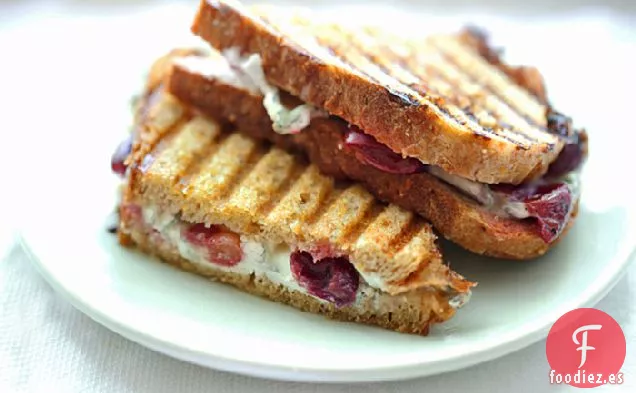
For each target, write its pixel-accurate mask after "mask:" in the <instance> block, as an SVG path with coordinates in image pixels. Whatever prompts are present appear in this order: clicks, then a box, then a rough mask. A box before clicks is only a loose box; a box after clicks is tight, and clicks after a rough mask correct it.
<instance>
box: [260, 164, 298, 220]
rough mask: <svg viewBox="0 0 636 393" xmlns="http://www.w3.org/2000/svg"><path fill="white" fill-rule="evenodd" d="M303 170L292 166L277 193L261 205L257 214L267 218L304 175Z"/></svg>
mask: <svg viewBox="0 0 636 393" xmlns="http://www.w3.org/2000/svg"><path fill="white" fill-rule="evenodd" d="M304 170H305V168H304V167H303V166H302V165H294V166H293V168H292V170H291V171H290V173H289V176H288V177H287V178H286V179H285V180H284V181H283V183H282V184H281V185H280V187H279V189H278V191H277V192H276V193H275V194H274V195H273V196H272V197H271V198H270V199H269V200H268V201H267V202H266V203H265V204H264V205H263V207H262V208H261V210H260V211H259V214H261V215H263V216H269V213H270V212H271V211H272V210H273V209H274V208H275V207H276V206H278V204H279V203H280V201H282V200H283V198H285V196H287V194H288V193H289V192H290V190H291V189H292V188H293V186H294V184H296V182H297V181H298V179H299V178H300V176H302V174H303V173H304Z"/></svg>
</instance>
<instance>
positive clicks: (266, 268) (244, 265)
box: [142, 206, 470, 310]
mask: <svg viewBox="0 0 636 393" xmlns="http://www.w3.org/2000/svg"><path fill="white" fill-rule="evenodd" d="M142 214H143V219H144V222H145V224H146V225H149V226H151V227H152V228H153V229H154V230H156V231H158V232H159V233H160V234H161V235H162V236H163V237H164V238H165V239H166V240H167V241H168V242H169V243H170V244H172V245H174V246H175V247H176V248H177V250H178V251H179V254H180V255H181V256H182V257H183V258H185V259H187V260H188V261H189V262H191V263H192V264H194V265H196V266H199V267H202V268H204V269H208V268H216V269H220V270H222V271H227V272H235V273H239V274H243V275H250V274H255V275H257V276H266V277H267V278H268V279H270V280H271V281H272V282H275V283H277V284H280V285H282V286H284V287H286V288H289V289H290V290H295V291H299V292H302V293H305V294H308V295H310V296H312V297H313V298H315V299H317V300H319V301H321V302H324V303H328V302H327V301H326V300H324V299H321V298H319V297H316V296H313V295H311V294H310V293H308V292H307V291H306V290H305V289H304V288H303V287H301V286H300V285H299V284H298V282H297V281H296V279H294V277H293V275H292V272H291V267H290V261H289V259H290V255H291V249H290V247H289V246H288V245H286V244H263V243H260V242H256V241H251V240H245V239H244V238H243V237H242V236H241V249H242V251H243V259H242V260H241V262H239V263H238V264H236V265H234V266H221V265H217V264H213V263H211V262H210V261H209V260H208V254H207V250H206V249H204V248H202V247H197V246H193V245H192V244H190V243H189V242H187V241H185V240H184V239H183V238H182V236H181V232H182V229H183V227H184V225H186V224H184V223H183V222H182V221H180V220H178V219H177V218H176V217H175V216H174V215H172V214H168V213H166V212H160V211H159V209H157V208H155V207H154V206H144V207H143V208H142ZM418 296H420V295H419V294H418V293H417V292H407V293H403V294H399V295H393V296H389V295H386V294H383V293H382V292H381V291H380V290H378V289H377V288H374V287H372V286H371V285H369V283H367V282H366V281H365V280H364V277H362V275H361V278H360V283H359V286H358V291H357V293H356V300H355V302H354V303H353V305H354V306H356V305H360V304H362V303H363V302H364V303H365V304H367V305H368V304H369V301H371V302H372V303H371V304H373V306H374V307H375V308H376V309H378V310H383V309H384V310H386V309H387V308H388V309H395V308H398V307H399V306H400V304H404V303H409V302H415V301H417V297H418ZM469 299H470V292H468V293H464V294H457V295H455V296H453V297H452V298H451V299H450V300H449V304H450V305H451V307H453V308H460V307H462V306H463V305H464V304H465V303H466V302H467V301H468V300H469Z"/></svg>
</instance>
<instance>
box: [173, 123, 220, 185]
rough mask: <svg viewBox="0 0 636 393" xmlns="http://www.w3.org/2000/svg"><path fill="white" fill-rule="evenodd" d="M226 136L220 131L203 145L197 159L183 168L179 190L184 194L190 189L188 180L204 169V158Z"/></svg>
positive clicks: (217, 148)
mask: <svg viewBox="0 0 636 393" xmlns="http://www.w3.org/2000/svg"><path fill="white" fill-rule="evenodd" d="M227 136H228V134H227V133H223V132H221V133H219V134H218V135H217V136H216V137H215V138H213V139H211V140H210V143H208V144H207V145H206V146H205V148H204V149H203V151H202V152H201V154H199V156H198V157H197V159H196V160H193V162H192V163H191V164H190V165H189V166H188V168H187V169H186V170H185V172H184V174H183V176H181V177H180V178H179V182H178V183H179V184H178V185H179V187H180V190H179V192H181V193H183V194H184V195H185V194H187V193H188V190H189V189H190V182H191V181H192V179H195V178H196V177H197V176H198V175H199V174H200V173H201V172H202V171H203V170H204V165H205V162H206V161H205V159H206V158H207V157H211V156H214V155H215V154H216V152H217V151H218V150H219V147H220V146H221V144H222V143H223V141H224V140H225V139H226V138H227Z"/></svg>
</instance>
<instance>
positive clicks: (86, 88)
mask: <svg viewBox="0 0 636 393" xmlns="http://www.w3.org/2000/svg"><path fill="white" fill-rule="evenodd" d="M159 14H160V15H163V19H161V18H160V17H159ZM170 16H171V14H170V13H169V12H163V13H157V14H152V18H154V19H149V17H148V15H141V16H139V15H133V16H126V17H122V18H120V19H118V21H117V23H118V24H117V31H116V32H114V31H113V24H112V21H111V20H102V19H95V20H88V21H86V20H73V21H66V22H65V24H63V25H61V24H54V23H53V22H51V21H48V22H42V24H40V25H38V27H34V28H33V29H34V30H33V31H30V32H29V31H22V32H21V35H20V41H19V44H20V45H21V46H22V45H24V46H25V47H31V46H32V47H37V46H38V45H40V46H39V48H41V50H40V51H29V53H26V52H23V56H24V58H23V59H24V62H23V63H22V64H37V62H38V61H40V62H42V61H44V59H45V61H46V70H47V72H46V73H33V74H32V76H31V78H32V79H31V83H32V84H33V86H39V87H40V89H39V92H40V95H39V96H33V94H32V91H31V90H29V89H24V88H22V86H23V85H21V81H20V80H7V81H6V83H5V84H4V87H5V89H11V88H12V86H13V88H14V90H13V91H14V93H15V94H17V95H18V96H17V98H16V99H19V98H20V95H19V94H25V95H27V94H28V99H30V100H31V101H29V102H32V103H33V104H32V105H31V106H30V107H31V108H38V111H37V115H34V114H33V112H32V111H30V110H29V108H26V107H20V108H19V109H16V111H17V112H16V116H14V117H11V116H10V118H13V119H15V123H11V122H10V124H11V127H13V128H14V129H16V130H17V129H20V130H22V135H24V136H28V137H29V138H37V140H35V139H32V140H30V141H29V142H30V144H29V146H30V154H29V157H30V159H29V160H28V162H25V163H23V164H22V167H23V168H24V170H25V171H26V172H25V176H24V179H26V180H27V181H25V182H24V184H22V185H20V187H23V188H22V189H21V195H24V197H23V199H24V200H23V202H24V206H28V208H24V209H23V213H22V214H20V216H21V219H22V236H23V240H24V244H25V246H26V247H25V248H26V249H27V250H29V252H30V253H31V255H32V256H33V260H34V261H35V263H36V264H37V266H38V267H39V269H40V271H41V272H42V274H43V275H44V277H45V278H46V279H47V280H48V281H49V282H50V284H51V285H52V286H53V287H54V288H55V289H56V290H57V291H59V292H60V293H61V294H63V295H64V296H65V297H66V298H67V299H68V300H69V301H70V302H72V303H73V304H74V305H75V306H76V307H77V308H78V309H80V310H81V311H82V312H84V313H86V314H87V315H89V316H91V317H92V318H93V319H95V320H96V321H98V322H99V323H101V324H103V325H105V326H107V327H108V328H109V329H112V330H113V331H115V332H118V333H119V334H121V335H123V336H125V337H127V338H129V339H131V340H133V341H136V342H139V343H140V344H142V345H145V346H147V347H150V348H152V349H155V350H157V351H161V352H164V353H166V354H168V355H170V356H174V357H176V358H179V359H183V360H187V361H191V362H194V363H198V364H201V365H204V366H209V367H213V368H218V369H222V370H228V371H233V372H238V373H245V374H250V375H256V376H263V377H270V378H278V379H287V380H305V381H315V380H320V381H370V380H389V379H400V378H408V377H415V376H424V375H430V374H435V373H440V372H443V371H449V370H454V369H459V368H462V367H467V366H469V365H472V364H476V363H478V362H482V361H486V360H489V359H493V358H495V357H498V356H502V355H504V354H506V353H509V352H512V351H515V350H518V349H520V348H522V347H524V346H527V345H529V344H531V343H532V342H535V341H537V340H539V339H541V338H542V337H544V336H545V335H546V333H547V330H548V329H549V327H550V325H551V324H552V323H553V322H554V321H555V320H556V319H557V318H558V317H559V316H561V315H562V314H563V313H564V312H566V311H568V310H570V309H572V308H576V307H582V306H592V305H593V304H595V302H597V301H598V300H599V299H600V298H601V297H602V296H603V295H604V294H605V293H607V291H609V290H610V288H611V287H612V286H613V285H614V284H615V283H616V282H617V280H618V279H619V278H620V276H621V273H622V272H623V271H624V270H625V268H626V266H627V264H628V261H629V260H630V257H631V256H632V254H633V252H634V249H635V246H636V220H635V219H634V217H635V213H634V208H633V207H631V206H630V205H629V204H628V202H627V201H629V198H627V197H625V195H627V194H628V192H629V191H630V189H629V186H630V184H629V183H628V182H620V181H617V180H618V179H616V178H614V179H612V178H611V176H612V175H611V174H612V173H614V175H616V176H618V175H617V174H616V172H615V171H610V170H609V168H610V167H612V166H613V165H615V164H613V163H611V162H612V161H613V160H615V159H618V158H620V157H627V156H628V154H630V150H629V146H634V144H633V140H634V139H633V137H632V136H631V135H633V134H629V133H628V132H627V130H626V129H624V128H622V125H621V124H620V123H619V122H618V121H619V119H617V117H616V116H607V115H608V114H609V113H603V108H596V107H595V109H598V111H599V113H598V114H597V115H593V114H591V112H590V111H586V110H585V108H589V107H586V105H588V104H589V102H588V101H584V100H581V99H578V98H577V94H571V95H570V96H568V97H567V98H568V99H569V101H567V102H569V103H570V108H572V107H574V108H575V109H576V108H578V113H580V114H581V117H584V118H585V120H586V121H587V122H588V123H590V124H592V125H596V126H599V127H600V126H604V127H605V129H604V130H603V133H602V137H603V138H598V137H597V138H596V140H593V143H594V144H593V146H594V147H593V150H592V156H591V157H590V161H589V163H588V168H587V169H586V171H585V173H584V197H583V200H582V204H581V208H580V217H579V219H578V223H577V225H576V226H575V227H574V228H573V230H572V231H571V233H570V234H569V235H568V236H567V238H566V239H565V240H564V241H563V243H562V244H561V245H560V246H559V247H558V248H556V249H555V250H554V251H553V252H551V253H550V254H549V255H548V256H546V257H544V258H541V259H539V260H536V261H531V262H522V263H519V262H508V261H497V260H489V259H485V258H480V257H477V256H474V255H470V254H468V253H465V252H462V251H460V250H458V249H456V248H454V247H452V246H450V245H445V249H446V252H445V255H446V257H447V259H448V260H449V261H450V262H451V264H452V266H453V268H455V269H456V270H458V271H459V272H461V273H462V274H464V275H465V276H466V277H468V278H470V279H472V280H476V281H478V282H479V286H478V287H477V288H476V289H475V290H474V295H473V298H472V300H471V302H470V303H469V304H468V305H467V306H466V307H465V308H464V309H462V310H461V311H460V312H459V313H458V314H457V316H456V317H455V318H454V319H452V320H451V321H449V322H448V323H446V324H443V325H441V326H438V327H435V328H434V329H433V331H432V332H431V334H430V336H428V337H417V336H409V335H403V334H397V333H393V332H388V331H384V330H381V329H378V328H373V327H366V326H358V325H354V324H348V323H338V322H332V321H328V320H326V319H324V318H322V317H320V316H315V315H311V314H306V313H301V312H298V311H296V310H294V309H292V308H290V307H286V306H283V305H279V304H275V303H271V302H268V301H265V300H262V299H259V298H255V297H252V296H249V295H247V294H244V293H241V292H239V291H237V290H234V289H233V288H231V287H227V286H224V285H221V284H217V283H211V282H208V281H206V280H204V279H201V278H199V277H196V276H192V275H189V274H186V273H182V272H180V271H177V270H175V269H173V268H171V267H168V266H165V265H162V264H160V263H157V261H155V260H153V259H151V258H148V257H145V256H143V255H140V254H138V253H136V252H133V251H129V250H125V249H122V248H120V247H119V246H118V245H117V243H116V240H115V237H114V236H113V235H110V234H108V233H106V231H105V222H106V217H107V216H108V215H109V213H110V212H111V211H112V209H113V206H114V205H115V192H114V190H115V188H116V185H117V179H116V178H115V177H114V176H113V175H111V174H110V173H109V163H108V162H109V157H110V153H111V150H112V148H113V147H114V146H115V144H116V143H117V140H118V139H119V138H120V137H121V136H122V135H123V134H124V129H125V127H126V126H127V122H128V113H127V111H126V107H127V100H128V93H130V92H131V91H133V90H134V88H135V87H136V86H138V84H139V77H140V74H141V73H142V72H143V71H144V68H145V67H146V66H147V65H148V64H149V62H150V61H151V60H152V56H153V55H157V54H159V53H160V52H161V51H162V50H164V49H167V48H168V47H169V44H170V43H171V42H174V40H166V41H165V42H157V37H168V33H169V32H172V31H175V29H174V26H172V27H171V28H166V27H165V26H170V24H166V23H165V22H166V21H167V20H171V19H170ZM144 18H145V19H144ZM184 20H185V19H184ZM153 21H154V22H153ZM162 23H164V24H162ZM180 23H181V22H180ZM184 24H187V22H185V23H184ZM184 24H180V25H179V28H180V29H183V27H182V26H183V25H184ZM87 26H90V29H88V28H87ZM493 26H495V25H494V24H493ZM515 26H517V25H515ZM141 27H143V29H142V28H141ZM37 29H40V31H38V30H37ZM166 29H167V30H166ZM517 29H518V30H516V31H520V32H523V31H525V32H526V33H527V34H529V32H530V31H533V34H540V31H539V30H537V29H534V28H531V27H528V28H526V30H523V26H522V25H518V26H517ZM543 29H547V28H546V27H545V26H543ZM180 31H181V30H180ZM582 31H583V30H582ZM160 32H164V33H166V32H168V33H166V34H164V35H161V34H160ZM113 34H114V35H115V36H116V38H117V37H119V39H114V38H113ZM545 34H546V35H547V34H551V33H550V32H547V31H546V33H545ZM581 34H585V33H584V31H583V32H582V33H581ZM590 34H593V32H592V33H590ZM42 37H48V39H49V41H47V42H48V44H47V45H41V39H42ZM122 37H126V38H127V39H122ZM170 37H172V35H170ZM520 37H522V38H519V39H518V41H523V37H525V36H524V35H523V34H521V35H520ZM556 37H558V36H556ZM535 38H536V37H535ZM552 39H555V38H552ZM513 41H514V39H513ZM70 42H72V43H73V45H70V44H69V43H70ZM585 42H586V45H588V44H589V45H594V44H593V41H585ZM557 45H558V43H557ZM599 46H600V44H599ZM603 47H604V48H606V47H605V46H603ZM529 48H530V49H529V50H532V47H529ZM159 49H161V50H159ZM536 56H537V61H543V62H544V63H546V64H551V63H550V62H549V61H546V58H548V57H549V56H547V57H539V54H536ZM602 57H603V56H599V59H600V58H602ZM628 60H629V59H628ZM598 61H602V60H598ZM572 63H575V61H574V60H572ZM580 64H581V65H580V67H581V70H582V71H581V72H584V71H585V67H588V68H587V70H588V71H593V69H594V67H595V65H594V64H590V63H589V62H588V63H580ZM616 64H618V66H617V67H618V70H617V71H616V73H619V72H621V69H622V68H621V64H622V65H624V68H625V70H628V69H629V67H628V66H629V63H620V62H619V63H616ZM613 65H615V64H614V63H613ZM15 66H16V67H18V66H17V65H15ZM597 66H598V65H597ZM601 66H602V65H601ZM8 67H9V68H10V67H11V63H9V65H8ZM615 68H616V67H615ZM16 72H17V71H16ZM559 72H561V70H560V69H557V68H552V69H549V67H548V69H547V74H549V75H561V74H559ZM5 74H9V75H11V73H10V72H6V73H5ZM562 75H563V77H564V78H565V79H563V80H560V82H557V83H555V84H554V85H555V86H556V89H555V91H556V92H557V95H558V96H559V97H561V98H562V99H563V98H565V97H566V96H567V93H563V92H565V91H570V90H569V89H568V88H567V77H568V75H567V73H565V72H564V73H562ZM588 75H590V74H589V73H588ZM604 77H605V78H617V79H616V80H620V79H618V78H621V76H620V74H617V75H615V76H613V75H605V76H604ZM17 79H19V78H17ZM555 79H556V78H555ZM616 80H614V82H616ZM564 81H565V82H564ZM609 85H611V86H614V87H615V88H616V89H620V88H621V86H623V85H620V84H617V83H613V84H609ZM624 87H625V89H624V91H622V90H620V91H612V92H611V94H613V96H616V95H617V94H622V93H625V94H627V93H628V91H629V90H628V89H627V88H628V87H629V86H624ZM27 90H28V91H27ZM559 92H561V93H559ZM621 92H622V93H621ZM24 97H26V96H24ZM626 97H627V95H626ZM627 101H628V100H627ZM620 102H623V101H620V100H619V103H615V104H613V105H614V106H613V108H614V110H616V108H617V105H622V104H620ZM624 105H626V104H624ZM612 121H614V122H615V123H612ZM7 129H8V128H7ZM597 135H600V133H598V132H597V133H592V137H593V138H594V137H596V136H597ZM629 138H632V139H631V141H632V143H625V144H619V145H618V146H614V145H615V144H613V143H609V142H604V141H612V140H629ZM34 141H36V143H34ZM16 164H20V162H16ZM608 174H609V175H608ZM610 186H611V188H610ZM608 190H610V191H611V192H608Z"/></svg>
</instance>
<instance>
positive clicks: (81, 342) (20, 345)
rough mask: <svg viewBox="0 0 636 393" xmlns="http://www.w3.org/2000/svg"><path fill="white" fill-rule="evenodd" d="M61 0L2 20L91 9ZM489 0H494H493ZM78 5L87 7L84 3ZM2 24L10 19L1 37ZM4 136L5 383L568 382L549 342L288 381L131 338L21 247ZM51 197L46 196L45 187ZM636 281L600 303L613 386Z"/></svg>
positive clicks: (301, 388)
mask: <svg viewBox="0 0 636 393" xmlns="http://www.w3.org/2000/svg"><path fill="white" fill-rule="evenodd" d="M57 3H60V4H63V6H61V8H54V7H53V8H52V7H48V8H46V9H41V8H40V9H38V8H34V7H35V6H34V2H22V3H20V2H6V1H0V27H4V28H6V29H9V28H12V27H15V25H16V24H18V23H23V21H24V20H26V19H33V18H36V17H40V16H42V12H43V10H44V11H47V12H49V17H50V16H51V15H53V16H56V17H61V16H60V15H62V14H67V13H69V12H71V11H72V12H84V11H86V9H87V6H86V4H85V3H84V4H82V3H80V2H70V1H66V2H57ZM103 3H105V2H103ZM488 3H489V4H491V5H492V4H493V2H492V1H490V2H488ZM587 3H589V2H587ZM141 4H142V6H143V5H144V4H145V3H144V2H141ZM145 5H147V4H145ZM193 5H194V4H193ZM25 7H26V8H25ZM76 7H78V8H80V10H79V11H76ZM89 8H90V7H89ZM628 8H629V7H628ZM632 8H633V7H632ZM25 10H26V11H25ZM60 10H61V11H60ZM74 10H75V11H74ZM100 12H101V11H100ZM631 15H633V14H631ZM632 18H633V16H632ZM632 20H633V19H632ZM24 23H26V22H24ZM1 33H2V29H1V28H0V38H1ZM23 49H24V50H29V48H23ZM1 53H2V54H1V55H0V71H1V70H2V69H3V68H2V67H3V64H2V63H3V62H4V60H3V59H6V57H7V56H19V55H20V53H15V52H13V53H11V54H9V53H7V52H5V51H2V52H1ZM44 65H45V64H44ZM25 69H29V68H28V67H26V68H25ZM41 69H44V68H41ZM30 70H32V69H30ZM5 76H6V75H5ZM2 88H3V86H0V103H1V105H0V117H2V116H3V115H2V113H3V112H4V111H5V110H11V109H10V108H12V106H11V105H13V104H15V102H12V101H11V100H10V98H11V94H10V92H6V91H3V90H2ZM14 108H15V107H14ZM5 113H6V112H5ZM0 129H1V128H0ZM2 136H3V140H4V141H9V142H10V143H8V144H7V145H6V146H5V145H3V147H4V149H3V153H2V154H0V168H1V169H0V171H2V181H3V183H2V184H3V185H2V186H0V187H1V188H0V189H1V190H2V192H1V193H0V195H2V196H1V197H0V200H1V201H2V204H1V205H2V207H0V209H1V210H0V213H2V214H1V215H0V217H3V219H1V220H0V392H47V393H49V392H152V393H160V392H170V393H173V392H210V391H214V392H216V391H218V392H230V391H237V392H248V391H259V392H274V391H276V392H279V391H281V392H295V393H296V392H317V391H325V392H418V393H419V392H422V391H476V392H482V391H483V392H491V391H518V392H536V391H548V392H550V391H558V390H559V389H561V390H566V389H567V387H565V386H551V385H548V378H547V372H548V365H547V362H546V359H545V342H540V343H537V344H535V345H532V346H530V347H529V348H527V349H524V350H521V351H519V352H517V353H514V354H511V355H509V356H506V357H503V358H500V359H498V360H495V361H491V362H488V363H485V364H481V365H478V366H475V367H472V368H469V369H466V370H462V371H457V372H452V373H447V374H443V375H438V376H433V377H429V378H424V379H418V380H410V381H402V382H391V383H377V384H358V385H322V384H300V383H285V382H275V381H267V380H261V379H255V378H249V377H245V376H239V375H232V374H227V373H222V372H217V371H213V370H208V369H204V368H201V367H198V366H195V365H191V364H187V363H183V362H180V361H177V360H174V359H171V358H168V357H166V356H164V355H161V354H158V353H154V352H152V351H150V350H148V349H145V348H143V347H141V346H139V345H137V344H135V343H132V342H129V341H127V340H126V339H123V338H122V337H120V336H118V335H116V334H114V333H112V332H110V331H108V330H107V329H105V328H104V327H102V326H100V325H98V324H97V323H95V322H93V321H92V320H91V319H89V318H88V317H86V316H84V315H83V314H81V313H80V312H78V311H76V310H75V309H74V308H73V307H72V306H70V305H69V304H68V303H66V302H65V301H64V300H63V299H61V298H60V297H59V296H58V295H57V294H56V293H54V292H53V291H52V290H51V288H50V287H49V286H48V285H47V284H46V283H45V282H44V281H43V279H42V278H41V277H40V276H39V275H38V273H37V272H36V271H35V270H34V268H33V267H32V265H31V264H30V262H29V260H28V257H27V256H26V254H25V253H24V252H23V251H22V249H21V248H20V246H19V244H18V243H17V241H16V239H17V236H16V233H15V231H14V230H13V229H12V228H13V227H14V226H13V225H11V222H12V220H14V219H16V218H19V213H20V209H21V208H27V207H20V205H19V189H15V188H14V187H13V185H14V184H17V183H16V182H17V181H18V178H19V176H20V174H21V171H20V169H19V168H21V165H26V161H25V157H28V156H23V155H22V153H21V152H22V150H21V149H19V148H18V147H17V146H13V144H15V143H18V141H19V140H20V138H19V137H18V136H16V135H12V134H11V130H2ZM13 137H14V138H13ZM11 138H13V139H11ZM7 147H8V148H7ZM27 160H28V158H27ZM61 175H63V174H61ZM43 198H44V199H43V201H44V203H45V195H43ZM16 206H17V208H16ZM634 288H636V265H633V266H632V267H631V268H630V269H629V271H628V273H627V275H626V277H625V278H623V279H622V280H621V281H620V282H619V283H618V285H617V286H616V288H615V289H614V290H613V291H612V292H611V293H610V294H609V295H608V296H607V297H606V298H605V299H604V300H603V301H601V303H599V305H598V308H600V309H602V310H604V311H606V312H608V313H609V314H610V315H612V316H613V317H614V318H615V319H616V320H617V321H618V322H619V323H620V324H621V326H622V327H623V330H624V332H625V335H626V337H627V359H626V362H625V365H624V367H623V372H624V373H625V384H623V385H622V386H608V387H604V388H602V389H607V390H609V391H632V392H633V391H636V351H634V345H636V302H634V300H635V299H636V296H635V293H634Z"/></svg>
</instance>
